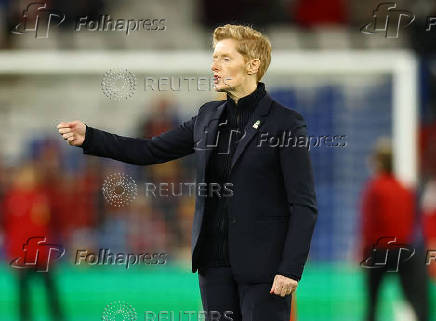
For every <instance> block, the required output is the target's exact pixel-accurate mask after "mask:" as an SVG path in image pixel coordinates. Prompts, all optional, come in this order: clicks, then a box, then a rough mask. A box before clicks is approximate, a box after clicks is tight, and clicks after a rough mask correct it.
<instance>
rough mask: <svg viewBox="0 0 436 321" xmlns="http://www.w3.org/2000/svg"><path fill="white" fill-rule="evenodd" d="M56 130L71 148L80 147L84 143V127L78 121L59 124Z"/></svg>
mask: <svg viewBox="0 0 436 321" xmlns="http://www.w3.org/2000/svg"><path fill="white" fill-rule="evenodd" d="M57 128H58V131H59V134H61V135H62V137H63V138H64V139H65V140H66V141H67V142H68V144H70V145H72V146H81V145H82V144H83V142H84V141H85V133H86V125H85V124H84V123H83V122H81V121H79V120H75V121H72V122H61V123H59V125H57Z"/></svg>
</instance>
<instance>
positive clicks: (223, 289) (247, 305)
mask: <svg viewBox="0 0 436 321" xmlns="http://www.w3.org/2000/svg"><path fill="white" fill-rule="evenodd" d="M198 278H199V283H200V292H201V300H202V302H203V310H204V311H205V312H206V320H207V321H231V320H233V321H266V320H267V321H289V319H290V314H291V300H292V295H287V296H285V297H284V298H282V297H281V296H278V295H275V294H270V293H269V291H270V289H271V287H272V283H256V284H239V283H237V282H236V281H235V279H234V278H233V274H232V269H231V267H213V268H200V269H199V270H198Z"/></svg>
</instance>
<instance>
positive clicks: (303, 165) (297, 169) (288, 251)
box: [277, 114, 318, 281]
mask: <svg viewBox="0 0 436 321" xmlns="http://www.w3.org/2000/svg"><path fill="white" fill-rule="evenodd" d="M292 137H293V138H294V139H295V142H294V143H293V144H290V145H289V146H285V147H281V150H280V164H281V169H282V173H283V180H284V184H285V188H286V195H287V200H288V205H289V210H290V218H289V222H288V224H289V225H288V232H287V235H286V239H285V244H284V248H283V253H282V260H281V262H280V265H279V269H278V273H277V274H281V275H284V276H286V277H290V278H292V279H295V280H297V281H298V280H300V279H301V275H302V274H303V269H304V265H305V263H306V260H307V257H308V255H309V249H310V242H311V239H312V234H313V231H314V228H315V223H316V220H317V215H318V210H317V202H316V195H315V187H314V178H313V170H312V165H311V160H310V157H309V149H308V147H309V145H308V144H309V143H308V136H307V126H306V123H305V121H304V119H303V117H302V116H301V115H299V114H297V124H296V125H295V126H294V129H293V136H292Z"/></svg>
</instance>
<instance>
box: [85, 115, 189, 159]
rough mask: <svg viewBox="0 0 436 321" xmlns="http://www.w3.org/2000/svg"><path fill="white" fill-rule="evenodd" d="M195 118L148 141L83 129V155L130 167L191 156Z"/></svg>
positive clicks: (88, 127) (94, 129)
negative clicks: (127, 164)
mask: <svg viewBox="0 0 436 321" xmlns="http://www.w3.org/2000/svg"><path fill="white" fill-rule="evenodd" d="M196 117H197V116H194V117H192V119H191V120H188V121H185V122H183V123H182V124H180V125H179V126H178V127H176V128H174V129H171V130H169V131H166V132H164V133H162V134H161V135H159V136H154V137H152V138H131V137H124V136H119V135H116V134H112V133H108V132H106V131H103V130H100V129H97V128H93V127H90V126H88V125H86V134H85V140H84V142H83V144H82V145H81V146H80V147H82V148H83V153H84V154H89V155H95V156H101V157H107V158H112V159H115V160H118V161H121V162H125V163H129V164H134V165H151V164H158V163H165V162H167V161H170V160H173V159H176V158H180V157H183V156H186V155H189V154H192V153H193V152H194V138H193V135H194V124H195V121H196Z"/></svg>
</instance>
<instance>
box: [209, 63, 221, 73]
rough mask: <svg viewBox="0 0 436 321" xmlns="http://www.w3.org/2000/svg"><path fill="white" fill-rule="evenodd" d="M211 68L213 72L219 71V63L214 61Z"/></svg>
mask: <svg viewBox="0 0 436 321" xmlns="http://www.w3.org/2000/svg"><path fill="white" fill-rule="evenodd" d="M210 69H211V70H212V71H213V72H216V71H218V70H219V68H218V65H217V63H215V62H213V63H212V65H211V66H210Z"/></svg>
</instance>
